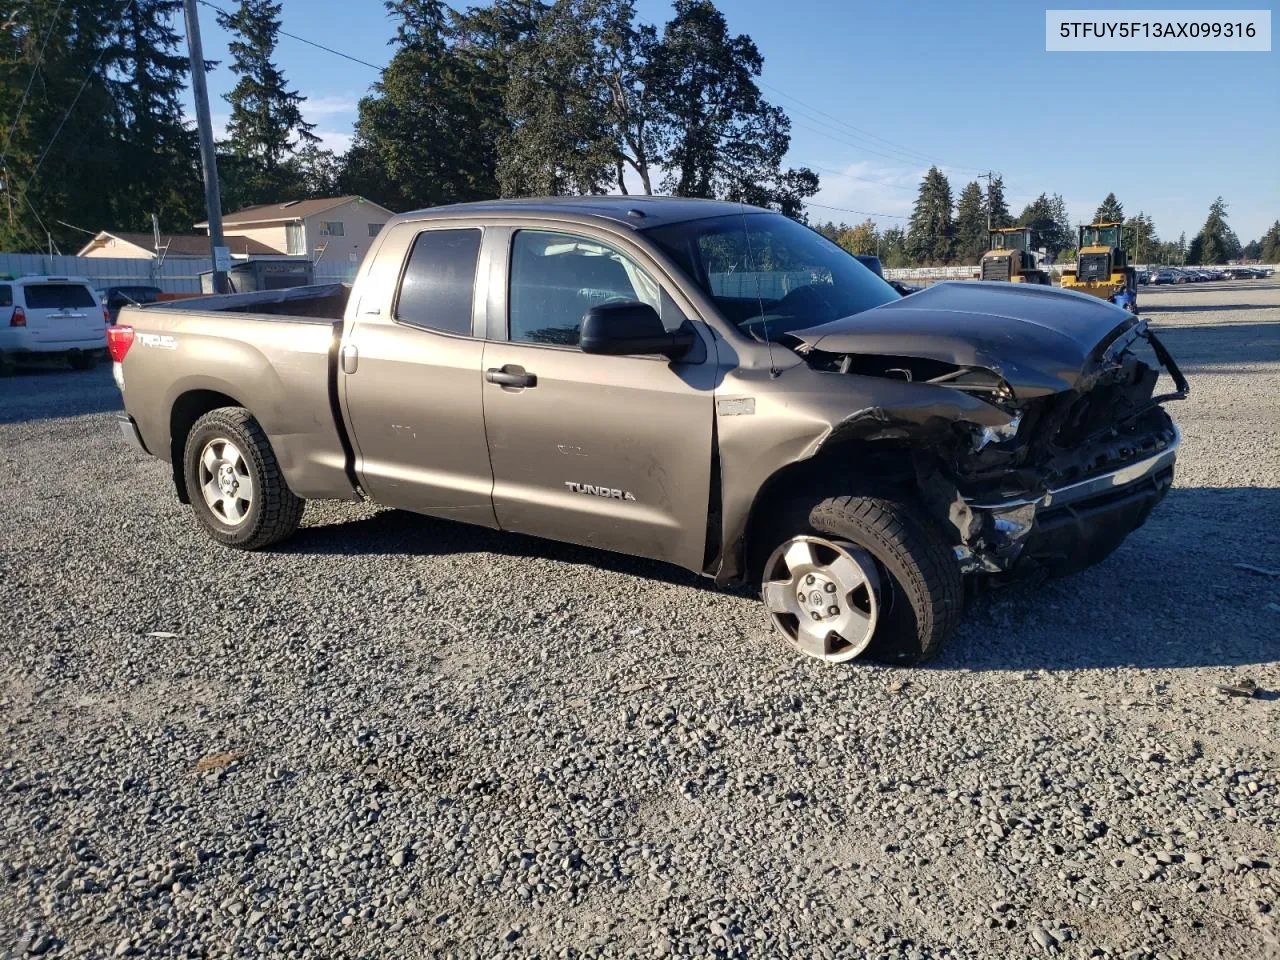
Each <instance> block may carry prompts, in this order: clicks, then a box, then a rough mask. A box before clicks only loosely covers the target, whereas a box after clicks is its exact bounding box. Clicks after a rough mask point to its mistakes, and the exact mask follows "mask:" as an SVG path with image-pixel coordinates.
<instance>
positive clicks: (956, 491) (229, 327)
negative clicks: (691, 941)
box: [111, 197, 1187, 662]
mask: <svg viewBox="0 0 1280 960" xmlns="http://www.w3.org/2000/svg"><path fill="white" fill-rule="evenodd" d="M111 337H112V340H111V350H112V355H113V358H114V359H115V361H116V367H115V371H116V376H117V381H118V382H119V383H120V385H121V389H122V390H123V393H124V399H125V407H126V411H127V413H126V415H125V417H124V418H123V419H122V424H121V428H122V430H123V431H124V433H125V434H126V436H128V437H129V438H130V439H131V440H133V441H134V442H135V443H136V444H137V445H138V446H139V447H141V448H142V449H144V450H146V451H148V452H150V453H152V454H153V455H155V456H157V457H160V458H161V459H163V460H166V461H168V462H169V463H170V464H171V465H172V468H173V475H174V482H175V488H176V490H177V493H178V496H179V497H180V498H182V499H183V500H184V501H186V502H189V503H190V504H191V506H192V510H193V512H194V514H195V516H196V518H197V519H198V520H199V521H200V522H201V524H202V525H203V526H204V528H205V529H206V531H207V532H208V533H209V534H210V535H211V536H212V537H213V539H215V540H217V541H219V542H220V543H223V544H225V545H227V546H232V547H239V548H246V549H251V548H257V547H263V546H267V545H269V544H271V543H274V542H277V541H279V540H280V539H282V538H284V537H286V536H288V535H289V534H290V533H292V532H293V530H294V529H295V528H296V527H297V526H298V523H299V522H300V519H301V514H302V509H303V504H304V501H305V500H306V499H360V498H367V499H372V500H374V501H376V502H378V503H381V504H384V505H386V506H390V507H396V508H401V509H407V510H414V511H417V512H420V513H426V514H431V515H435V516H441V517H447V518H451V519H456V520H462V521H466V522H469V523H475V524H479V525H482V526H488V527H493V528H497V529H503V530H512V531H516V532H522V533H528V534H533V535H536V536H541V537H547V538H550V539H555V540H562V541H566V542H572V543H579V544H584V545H588V546H593V547H599V548H604V549H608V550H614V551H618V552H622V553H628V554H632V555H636V556H643V557H650V558H653V559H656V560H662V561H666V562H670V563H675V564H678V565H680V566H683V567H685V568H687V569H690V570H694V571H696V572H698V573H701V574H703V575H705V576H708V577H711V578H714V579H715V580H716V581H717V582H719V583H725V584H727V583H737V582H752V583H759V584H760V587H761V594H762V598H763V600H764V602H765V606H766V609H767V611H768V614H769V616H770V618H771V620H772V622H773V624H774V626H775V627H776V628H777V629H778V631H779V633H780V634H781V635H782V636H783V637H784V638H785V639H786V640H787V641H788V642H789V643H790V644H792V645H793V646H794V647H795V648H796V649H797V650H799V651H800V652H802V653H805V654H809V655H812V656H817V657H822V658H824V659H827V660H846V659H849V658H851V657H854V656H857V655H859V654H861V653H863V652H867V653H869V654H871V655H875V656H878V657H881V658H884V659H888V660H891V661H894V662H915V661H918V660H921V659H923V658H926V657H928V656H930V655H931V654H932V653H933V652H935V651H936V650H937V648H938V646H939V644H940V643H941V642H942V641H943V639H944V638H945V637H946V636H947V634H948V633H949V632H950V631H951V629H952V628H953V627H954V625H955V623H956V621H957V619H958V617H959V616H960V614H961V609H962V606H963V598H964V593H965V591H964V584H965V581H966V579H969V580H975V581H977V580H982V581H990V580H997V579H1007V578H1011V577H1016V576H1018V575H1020V574H1022V573H1024V572H1029V571H1047V572H1048V573H1050V574H1065V573H1070V572H1072V571H1073V570H1076V569H1079V568H1081V567H1083V566H1087V565H1089V564H1092V563H1096V562H1098V561H1099V560H1101V559H1102V558H1104V557H1105V556H1107V555H1108V554H1110V553H1111V552H1112V551H1113V550H1114V549H1115V548H1116V547H1117V546H1118V545H1119V544H1120V542H1121V541H1122V540H1123V539H1124V538H1125V537H1126V536H1127V535H1128V534H1129V533H1130V532H1131V531H1132V530H1134V529H1136V528H1137V527H1138V526H1139V525H1141V523H1142V522H1143V521H1144V520H1145V518H1146V516H1147V514H1148V513H1149V512H1150V510H1151V509H1152V508H1153V507H1154V506H1155V504H1156V503H1158V502H1159V500H1160V499H1161V498H1162V497H1163V496H1164V494H1165V492H1166V491H1167V490H1168V488H1169V486H1170V484H1171V483H1172V477H1173V465H1174V459H1175V457H1176V452H1177V447H1178V439H1179V437H1178V431H1177V428H1176V427H1175V426H1174V425H1173V423H1172V421H1171V420H1170V419H1169V417H1168V415H1167V414H1166V413H1165V410H1164V407H1163V404H1164V403H1165V402H1166V401H1168V400H1170V399H1175V398H1178V397H1182V396H1185V395H1186V391H1187V384H1186V380H1185V379H1184V378H1183V377H1182V375H1181V373H1180V372H1179V371H1178V370H1177V367H1176V365H1175V364H1174V362H1173V360H1172V358H1171V357H1169V355H1168V353H1167V351H1165V350H1164V348H1163V346H1162V345H1161V344H1160V342H1159V340H1158V339H1157V338H1156V337H1155V335H1154V334H1153V333H1152V331H1151V330H1150V329H1149V328H1148V327H1147V326H1146V324H1145V323H1144V322H1143V321H1140V320H1138V319H1137V318H1136V317H1134V316H1133V315H1131V314H1129V313H1127V312H1126V311H1124V310H1122V309H1119V308H1117V307H1115V306H1113V305H1110V304H1107V303H1105V302H1102V301H1100V300H1098V299H1096V298H1091V297H1087V296H1084V295H1080V294H1074V293H1070V292H1063V291H1059V290H1052V289H1046V288H1043V287H1032V286H1025V285H1009V284H999V283H963V284H960V283H944V284H938V285H935V286H933V287H930V288H929V289H927V290H925V291H922V292H919V293H915V294H913V295H911V296H910V297H907V298H903V297H901V296H900V295H899V294H898V293H897V292H896V291H895V290H894V289H893V288H891V287H890V286H889V285H888V284H886V283H885V282H884V281H883V280H882V279H881V278H880V277H878V276H876V275H875V274H874V273H873V272H872V271H870V270H868V269H867V268H866V267H864V266H863V265H862V264H860V263H858V261H857V260H855V259H854V258H853V257H851V256H849V255H848V254H846V253H845V252H844V251H843V250H841V249H840V248H839V247H837V246H835V245H834V244H831V243H829V242H828V241H826V240H825V239H823V238H822V237H821V236H819V235H818V234H817V233H815V232H814V231H812V230H809V229H808V228H807V227H804V226H802V225H800V224H798V223H795V222H794V221H791V220H788V219H787V218H785V217H782V216H781V215H779V214H776V213H773V212H770V211H766V210H760V209H756V208H751V207H742V206H740V205H737V204H727V203H719V202H715V201H696V200H676V199H666V198H650V197H645V198H635V197H583V198H565V199H559V200H528V201H503V202H494V203H481V204H466V205H459V206H455V207H444V208H437V209H433V210H430V211H425V212H421V213H412V214H404V215H401V216H399V217H397V218H395V219H394V220H392V221H391V222H390V223H388V224H387V225H386V227H384V228H383V230H382V232H381V233H380V234H379V237H378V238H377V240H376V241H375V242H374V246H373V249H371V250H370V252H369V254H368V255H367V257H366V259H365V262H364V263H363V264H362V265H361V267H360V270H359V273H358V275H357V278H356V281H355V284H354V285H353V287H352V288H351V289H350V290H349V291H348V290H347V289H346V288H344V287H334V286H332V285H331V286H328V287H321V288H294V289H292V290H289V291H276V292H269V293H264V294H243V295H238V296H231V297H218V298H203V299H199V300H189V301H184V302H181V303H179V304H170V305H163V306H158V307H147V308H126V309H125V310H124V311H123V312H122V315H121V321H120V326H119V327H118V328H116V330H115V332H114V333H113V334H112V335H111ZM1161 368H1163V370H1164V371H1165V372H1166V373H1167V374H1168V375H1169V377H1171V379H1172V381H1173V387H1172V389H1171V390H1169V391H1167V392H1165V393H1159V392H1158V391H1157V382H1158V380H1159V378H1160V370H1161Z"/></svg>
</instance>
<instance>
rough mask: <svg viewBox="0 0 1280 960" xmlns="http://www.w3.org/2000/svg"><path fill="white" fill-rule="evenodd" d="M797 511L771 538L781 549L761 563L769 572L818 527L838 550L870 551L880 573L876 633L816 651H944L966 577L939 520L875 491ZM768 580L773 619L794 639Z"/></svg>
mask: <svg viewBox="0 0 1280 960" xmlns="http://www.w3.org/2000/svg"><path fill="white" fill-rule="evenodd" d="M792 516H793V520H792V522H791V523H790V524H788V525H789V526H790V527H791V528H792V529H790V530H787V531H784V532H782V534H781V535H780V536H775V537H774V538H772V540H773V545H774V547H775V549H774V551H773V553H772V555H771V557H770V559H769V561H767V562H766V563H765V565H764V566H763V568H762V570H763V573H764V576H765V577H766V578H769V577H771V570H770V566H771V565H773V564H774V563H775V562H776V561H777V558H778V557H779V556H780V555H782V554H783V553H784V552H785V550H786V549H787V546H788V544H793V543H794V542H795V541H796V540H806V539H810V537H808V536H806V535H808V534H816V535H817V537H818V538H822V539H821V540H820V541H819V542H825V543H827V544H830V548H831V549H832V550H839V551H841V552H846V553H848V554H852V555H854V556H855V557H856V556H862V557H864V558H865V557H866V556H867V555H868V554H869V555H870V559H871V560H872V561H874V567H875V570H874V571H871V570H868V571H867V573H868V574H869V579H870V580H871V581H878V590H877V591H876V599H875V601H874V608H873V612H872V616H873V618H874V619H873V628H874V629H873V632H872V634H871V636H870V639H869V640H863V641H862V645H861V649H859V644H857V643H855V644H853V645H851V646H850V647H849V648H847V649H846V650H844V651H843V652H839V651H837V652H836V653H834V654H829V653H814V654H813V655H815V656H821V657H822V658H823V659H827V660H831V661H836V662H839V661H843V660H846V659H851V658H852V657H853V656H858V655H862V654H865V655H866V656H868V657H870V658H872V659H875V660H879V661H882V662H885V663H890V664H896V665H910V664H917V663H922V662H924V661H925V660H928V659H929V658H931V657H933V656H934V655H935V654H936V653H937V652H938V650H939V649H940V648H941V646H942V644H943V642H944V641H945V640H946V639H947V637H949V636H950V635H951V633H952V631H953V630H954V629H955V626H956V624H957V623H958V622H959V620H960V617H961V615H962V613H963V611H964V583H963V577H962V576H961V573H960V567H959V564H957V563H956V560H955V556H954V554H953V552H952V550H951V546H950V545H949V543H948V542H947V541H946V539H945V538H944V536H943V534H942V532H941V530H939V529H938V527H937V526H936V524H934V523H933V522H931V521H930V520H929V519H928V518H927V517H926V516H925V515H924V514H923V513H922V512H920V511H919V510H918V509H917V508H916V507H915V506H914V505H912V504H908V503H903V502H900V501H897V500H892V499H886V498H882V497H875V496H842V497H832V498H828V499H826V500H822V501H821V502H819V503H818V504H816V505H815V506H813V507H812V508H810V509H808V510H807V511H805V510H803V508H801V509H798V510H796V511H795V512H794V513H793V515H792ZM796 527H803V528H804V529H796ZM797 535H799V536H797ZM822 549H826V548H825V547H824V548H822ZM828 555H831V554H828ZM770 587H776V584H769V583H765V584H764V585H763V588H762V597H763V599H764V601H765V604H766V608H767V609H770V616H771V617H772V618H773V620H774V625H775V627H776V628H777V629H778V630H779V631H780V632H781V633H783V635H784V636H786V637H788V639H791V636H790V635H789V633H788V631H787V630H786V629H785V618H783V620H782V622H780V619H779V617H777V616H775V608H776V607H777V601H776V600H775V602H774V603H773V604H771V603H770V600H771V597H770V595H769V592H768V591H769V589H770ZM803 592H804V591H803V588H801V589H800V593H801V594H803ZM801 603H803V598H802V599H801ZM831 609H832V610H836V609H838V608H837V607H833V608H831ZM802 612H803V611H802ZM810 615H812V613H811V614H810ZM814 619H817V617H815V618H814ZM793 645H796V644H795V643H794V641H793ZM824 649H829V648H827V647H826V646H825V645H824ZM802 652H806V653H809V652H811V651H809V650H803V651H802Z"/></svg>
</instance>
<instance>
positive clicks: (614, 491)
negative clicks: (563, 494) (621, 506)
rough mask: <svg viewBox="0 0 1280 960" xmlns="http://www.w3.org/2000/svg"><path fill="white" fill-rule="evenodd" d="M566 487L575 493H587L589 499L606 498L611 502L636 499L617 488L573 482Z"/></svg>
mask: <svg viewBox="0 0 1280 960" xmlns="http://www.w3.org/2000/svg"><path fill="white" fill-rule="evenodd" d="M564 485H565V486H566V487H568V488H569V489H570V490H572V491H573V492H574V493H585V494H586V495H587V496H589V497H605V498H606V499H609V500H634V499H635V497H634V496H632V494H631V493H630V492H629V491H627V490H619V489H618V488H617V487H598V486H596V485H595V484H593V483H574V482H573V481H572V480H566V481H565V482H564Z"/></svg>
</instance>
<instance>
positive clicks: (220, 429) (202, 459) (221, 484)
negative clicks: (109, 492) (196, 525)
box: [183, 407, 306, 550]
mask: <svg viewBox="0 0 1280 960" xmlns="http://www.w3.org/2000/svg"><path fill="white" fill-rule="evenodd" d="M183 466H184V472H185V474H186V485H187V496H188V497H189V498H190V500H191V510H192V512H193V513H194V514H195V517H196V520H198V521H199V522H200V525H201V526H202V527H204V529H205V532H206V533H208V534H209V536H210V537H212V538H213V539H214V540H216V541H217V542H218V543H221V544H222V545H224V546H227V547H235V548H236V549H238V550H258V549H260V548H262V547H267V546H270V545H271V544H273V543H279V542H280V541H281V540H284V539H285V538H286V537H288V536H290V535H291V534H293V532H294V531H295V530H297V529H298V525H299V523H301V521H302V511H303V509H304V507H305V506H306V501H304V500H302V499H301V498H299V497H298V496H296V495H295V494H294V492H293V491H292V490H290V489H289V485H288V484H287V483H286V482H285V479H284V474H282V473H281V472H280V464H279V462H278V461H277V460H276V455H275V451H274V450H272V449H271V443H270V442H269V441H268V440H267V435H266V434H265V433H264V432H263V430H262V427H261V426H260V425H259V424H258V421H257V420H255V419H254V418H253V416H252V415H251V414H250V413H249V411H248V410H245V409H244V408H243V407H219V408H218V409H217V410H211V411H210V412H208V413H206V414H205V415H204V416H203V417H201V418H200V419H199V420H197V421H196V422H195V425H194V426H193V427H192V428H191V432H190V433H189V434H188V435H187V442H186V446H185V449H184V452H183Z"/></svg>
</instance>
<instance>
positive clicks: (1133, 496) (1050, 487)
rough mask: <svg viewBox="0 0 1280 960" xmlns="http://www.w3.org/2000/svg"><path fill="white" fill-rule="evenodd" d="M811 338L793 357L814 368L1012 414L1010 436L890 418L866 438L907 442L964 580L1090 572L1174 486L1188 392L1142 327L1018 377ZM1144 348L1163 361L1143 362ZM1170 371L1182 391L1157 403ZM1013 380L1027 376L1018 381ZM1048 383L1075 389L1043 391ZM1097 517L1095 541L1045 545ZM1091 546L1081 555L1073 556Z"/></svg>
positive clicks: (796, 343)
mask: <svg viewBox="0 0 1280 960" xmlns="http://www.w3.org/2000/svg"><path fill="white" fill-rule="evenodd" d="M821 329H822V328H815V331H814V332H817V330H821ZM805 333H807V332H805V331H802V332H801V333H800V334H799V335H797V336H796V337H794V338H792V340H791V342H789V343H788V345H789V346H791V347H792V349H794V350H795V351H796V352H797V353H799V354H800V355H801V356H803V357H804V358H805V360H806V362H807V363H808V365H809V366H810V367H812V368H813V369H815V370H819V371H824V372H829V373H835V374H851V375H856V376H862V377H875V378H884V379H892V380H900V381H905V382H908V383H919V384H927V385H930V386H932V387H946V388H949V389H953V390H959V391H962V392H965V393H967V394H970V395H971V396H974V397H976V398H978V399H981V400H983V401H984V402H985V403H987V404H989V405H991V406H993V407H996V408H998V409H999V410H1000V411H1002V412H1003V413H1004V414H1005V415H1006V416H1007V418H1008V420H1007V423H1005V424H1004V425H1002V426H996V427H992V426H990V425H986V426H984V425H979V424H976V423H972V422H968V421H964V420H959V421H954V422H952V423H950V424H947V427H949V430H945V431H943V430H938V429H937V428H936V427H935V429H933V430H932V432H930V433H928V435H927V436H926V435H925V434H924V432H923V431H921V430H918V429H917V430H906V431H904V430H903V429H902V428H901V427H900V426H898V425H896V424H895V423H894V422H893V416H892V413H891V412H890V411H874V412H873V415H875V416H876V417H878V418H879V419H880V420H881V422H882V429H880V430H879V431H878V432H873V433H865V434H864V437H865V438H867V439H871V440H874V439H883V438H895V437H897V438H901V439H903V440H908V441H909V447H910V451H911V458H912V462H913V465H914V468H915V473H916V482H917V485H918V487H919V489H920V491H921V494H922V497H923V499H924V501H925V505H926V507H928V508H929V509H930V511H931V512H933V513H934V515H935V516H936V517H938V518H939V519H940V520H941V521H942V522H943V523H944V525H945V526H947V527H949V528H950V529H951V531H952V533H953V537H954V543H955V544H956V555H957V558H958V559H959V560H960V562H961V566H962V568H963V569H964V570H966V571H967V572H983V573H988V574H1007V573H1010V572H1012V571H1013V570H1014V568H1015V566H1020V565H1022V566H1030V565H1031V564H1021V563H1020V562H1021V561H1023V560H1031V559H1035V560H1038V561H1039V562H1040V565H1041V566H1048V567H1050V568H1052V569H1053V570H1054V572H1069V571H1070V570H1072V569H1077V568H1082V567H1085V566H1089V565H1090V564H1092V563H1094V562H1097V560H1098V559H1100V556H1105V554H1106V553H1109V552H1110V550H1111V549H1114V547H1115V546H1116V545H1118V543H1119V542H1120V540H1122V539H1123V538H1124V536H1125V535H1126V534H1127V533H1128V532H1129V531H1130V530H1132V529H1134V528H1135V527H1136V526H1137V525H1139V524H1140V523H1141V522H1142V520H1144V519H1145V517H1146V514H1147V513H1148V512H1149V511H1150V508H1151V507H1152V506H1154V505H1155V503H1156V502H1158V501H1159V499H1160V498H1161V497H1163V495H1164V493H1165V492H1166V491H1167V489H1168V486H1169V485H1171V483H1172V464H1173V459H1174V455H1175V453H1176V449H1177V446H1178V442H1179V433H1178V430H1177V428H1176V427H1175V426H1174V424H1173V421H1172V420H1171V419H1170V418H1169V415H1168V414H1167V413H1166V412H1165V410H1164V408H1163V406H1162V404H1163V403H1165V402H1166V401H1169V400H1176V399H1181V398H1183V397H1185V396H1186V395H1187V393H1188V389H1189V388H1188V384H1187V381H1186V378H1185V377H1184V376H1183V375H1182V373H1181V371H1179V370H1178V368H1177V365H1176V364H1175V363H1174V361H1173V359H1172V357H1170V355H1169V353H1168V351H1167V350H1166V349H1165V348H1164V346H1163V344H1161V343H1160V341H1159V339H1158V338H1157V337H1156V336H1155V334H1154V333H1152V331H1151V330H1150V329H1149V327H1148V326H1147V324H1146V322H1145V321H1140V320H1137V319H1134V318H1129V319H1127V320H1125V321H1123V322H1122V323H1120V324H1119V325H1117V326H1116V327H1115V329H1114V330H1112V331H1110V332H1109V333H1108V334H1107V335H1106V336H1104V337H1103V339H1102V340H1101V341H1099V342H1098V343H1097V345H1096V346H1095V347H1094V349H1092V350H1091V351H1088V353H1087V356H1085V357H1084V358H1083V359H1084V362H1083V363H1082V364H1078V365H1076V366H1075V369H1071V368H1070V366H1069V364H1068V363H1066V362H1061V363H1044V362H1037V363H1024V364H1023V365H1022V366H1021V367H1018V366H1017V365H1016V364H1013V363H1004V362H1001V363H996V362H992V363H991V364H990V365H984V364H982V363H976V362H961V359H962V358H959V357H942V356H938V355H934V356H909V355H900V354H888V355H886V354H878V353H877V354H869V353H860V352H856V351H851V350H841V349H837V347H839V346H845V345H846V344H842V343H841V342H840V341H842V340H847V339H848V338H843V337H839V336H825V337H822V338H816V339H812V340H811V339H806V337H805ZM899 339H901V337H900V338H899ZM848 345H850V346H853V345H854V344H848ZM1144 347H1146V348H1149V351H1147V352H1149V353H1150V354H1153V355H1154V362H1148V361H1147V360H1144V359H1143V358H1142V357H1141V356H1139V352H1138V351H1139V350H1140V349H1142V348H1144ZM937 352H938V353H941V351H937ZM976 353H977V352H976V351H975V354H976ZM963 359H964V360H977V359H979V358H978V357H977V356H976V355H975V356H972V357H964V358H963ZM1035 359H1036V360H1037V361H1042V360H1043V359H1044V358H1043V356H1041V357H1037V358H1035ZM1052 359H1054V360H1058V359H1061V358H1058V357H1054V358H1052ZM1160 367H1163V368H1164V369H1165V371H1167V373H1168V374H1169V376H1170V377H1171V378H1172V380H1173V386H1174V389H1173V390H1172V391H1171V392H1167V393H1164V394H1161V395H1157V394H1156V387H1157V383H1158V380H1159V377H1160V369H1159V368H1160ZM1011 368H1017V373H1016V374H1015V375H1013V376H1010V369H1011ZM1017 374H1021V376H1019V375H1017ZM1049 379H1057V380H1058V381H1060V382H1063V383H1069V388H1068V389H1060V390H1052V389H1046V387H1047V386H1048V384H1047V383H1046V381H1047V380H1049ZM864 413H865V412H864ZM1122 501H1132V503H1124V502H1122ZM1091 512H1092V513H1097V514H1098V515H1099V516H1098V525H1099V529H1097V530H1093V531H1090V532H1089V533H1090V536H1088V537H1082V536H1080V533H1081V531H1079V530H1075V531H1073V536H1071V537H1062V538H1060V539H1061V542H1060V543H1059V544H1057V545H1055V544H1054V542H1053V538H1052V537H1046V536H1042V535H1043V534H1045V533H1046V532H1048V531H1050V530H1051V529H1052V528H1053V527H1054V525H1055V524H1057V525H1059V526H1061V525H1063V524H1067V525H1071V524H1079V523H1083V522H1087V520H1088V516H1089V515H1090V513H1091ZM1108 526H1110V527H1112V528H1113V529H1107V527H1108ZM1081 544H1084V545H1085V547H1086V549H1085V551H1084V553H1083V554H1082V555H1077V556H1072V554H1073V553H1075V552H1077V551H1078V550H1079V549H1080V545H1081ZM1024 552H1025V553H1029V554H1030V556H1027V557H1024V556H1023V554H1024ZM1095 554H1098V555H1095Z"/></svg>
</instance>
